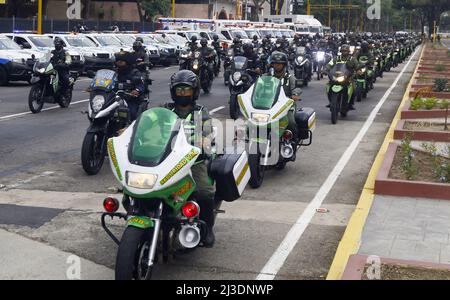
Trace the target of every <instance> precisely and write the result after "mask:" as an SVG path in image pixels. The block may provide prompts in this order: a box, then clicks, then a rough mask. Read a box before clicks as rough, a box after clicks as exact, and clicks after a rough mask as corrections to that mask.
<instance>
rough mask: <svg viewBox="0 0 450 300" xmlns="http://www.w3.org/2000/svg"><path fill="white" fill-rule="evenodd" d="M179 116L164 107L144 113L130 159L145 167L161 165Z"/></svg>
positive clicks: (138, 126) (133, 141) (136, 131)
mask: <svg viewBox="0 0 450 300" xmlns="http://www.w3.org/2000/svg"><path fill="white" fill-rule="evenodd" d="M177 120H178V116H177V115H176V114H175V113H174V112H172V111H170V110H168V109H166V108H162V107H156V108H151V109H149V110H146V111H145V112H143V113H142V115H141V117H140V118H139V120H138V121H137V122H138V123H137V124H136V126H135V128H136V129H135V132H134V135H133V140H132V142H131V149H130V159H131V161H136V162H138V163H139V164H141V165H142V164H143V165H159V164H160V163H161V162H162V160H163V159H164V156H165V155H164V154H165V153H166V150H167V149H168V148H169V150H170V146H171V143H170V142H171V140H172V138H173V136H174V134H173V133H175V131H176V129H177V128H176V127H178V126H177V123H178V122H177Z"/></svg>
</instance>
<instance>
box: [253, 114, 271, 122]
mask: <svg viewBox="0 0 450 300" xmlns="http://www.w3.org/2000/svg"><path fill="white" fill-rule="evenodd" d="M269 119H270V115H269V114H260V113H253V114H252V120H253V121H255V122H257V123H267V122H268V121H269Z"/></svg>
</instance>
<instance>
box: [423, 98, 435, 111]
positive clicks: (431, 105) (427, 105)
mask: <svg viewBox="0 0 450 300" xmlns="http://www.w3.org/2000/svg"><path fill="white" fill-rule="evenodd" d="M436 104H437V99H436V98H434V97H433V98H428V99H426V100H425V101H424V105H425V108H426V109H428V110H430V109H433V108H434V107H435V106H436Z"/></svg>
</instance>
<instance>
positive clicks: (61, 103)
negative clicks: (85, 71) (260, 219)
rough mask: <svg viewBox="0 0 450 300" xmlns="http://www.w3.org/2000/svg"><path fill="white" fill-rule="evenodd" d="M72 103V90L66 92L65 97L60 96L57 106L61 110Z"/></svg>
mask: <svg viewBox="0 0 450 300" xmlns="http://www.w3.org/2000/svg"><path fill="white" fill-rule="evenodd" d="M70 102H72V89H70V90H68V91H66V94H65V95H60V96H59V99H58V104H59V106H60V107H62V108H67V107H69V105H70Z"/></svg>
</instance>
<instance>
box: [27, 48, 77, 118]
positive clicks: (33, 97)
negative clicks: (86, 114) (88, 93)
mask: <svg viewBox="0 0 450 300" xmlns="http://www.w3.org/2000/svg"><path fill="white" fill-rule="evenodd" d="M47 57H48V55H47ZM66 61H67V63H68V64H70V63H71V58H70V55H67V58H66ZM69 74H70V76H69V86H68V87H67V90H66V91H65V93H63V92H62V87H61V84H60V81H59V76H58V72H57V71H56V70H55V68H54V67H53V64H52V63H51V62H50V60H49V59H48V60H45V61H43V62H40V61H37V62H36V63H35V64H34V66H33V77H32V78H31V80H30V82H31V84H32V86H31V89H30V93H29V95H28V107H29V108H30V110H31V112H32V113H39V112H40V111H41V110H42V107H43V106H44V103H46V102H47V103H57V104H58V105H59V106H60V107H62V108H67V107H69V105H70V102H71V101H72V90H73V86H74V84H75V81H76V80H77V78H78V72H69Z"/></svg>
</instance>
